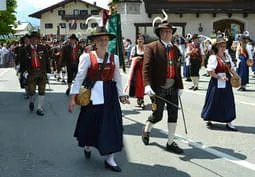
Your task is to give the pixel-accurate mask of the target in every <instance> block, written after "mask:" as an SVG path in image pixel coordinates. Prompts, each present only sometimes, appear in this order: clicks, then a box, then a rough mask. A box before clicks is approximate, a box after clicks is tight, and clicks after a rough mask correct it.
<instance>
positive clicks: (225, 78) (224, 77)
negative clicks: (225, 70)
mask: <svg viewBox="0 0 255 177" xmlns="http://www.w3.org/2000/svg"><path fill="white" fill-rule="evenodd" d="M219 79H221V80H224V81H228V78H227V77H226V76H222V77H220V78H219Z"/></svg>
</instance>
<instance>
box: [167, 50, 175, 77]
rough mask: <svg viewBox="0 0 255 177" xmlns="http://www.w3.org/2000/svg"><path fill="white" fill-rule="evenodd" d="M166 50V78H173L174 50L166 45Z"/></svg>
mask: <svg viewBox="0 0 255 177" xmlns="http://www.w3.org/2000/svg"><path fill="white" fill-rule="evenodd" d="M167 51H168V69H167V78H168V79H173V78H174V77H175V61H174V50H173V48H172V47H168V48H167Z"/></svg>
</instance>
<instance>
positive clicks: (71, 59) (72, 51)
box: [62, 34, 82, 95]
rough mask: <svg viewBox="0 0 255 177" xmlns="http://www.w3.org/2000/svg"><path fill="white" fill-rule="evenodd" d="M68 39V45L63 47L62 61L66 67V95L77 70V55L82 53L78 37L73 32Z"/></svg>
mask: <svg viewBox="0 0 255 177" xmlns="http://www.w3.org/2000/svg"><path fill="white" fill-rule="evenodd" d="M69 39H70V41H69V44H68V45H65V46H64V47H63V50H62V51H63V53H62V63H63V66H66V68H67V85H68V87H67V90H66V95H69V93H70V89H71V85H72V82H73V80H74V78H75V76H76V73H77V72H78V64H79V57H80V55H81V54H82V50H81V48H80V47H79V45H78V41H79V40H78V38H77V37H76V35H75V34H72V35H71V36H70V37H69Z"/></svg>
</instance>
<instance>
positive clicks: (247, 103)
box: [240, 101, 255, 106]
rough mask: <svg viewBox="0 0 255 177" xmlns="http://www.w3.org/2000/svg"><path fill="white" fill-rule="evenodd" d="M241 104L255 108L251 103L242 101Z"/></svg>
mask: <svg viewBox="0 0 255 177" xmlns="http://www.w3.org/2000/svg"><path fill="white" fill-rule="evenodd" d="M240 103H242V104H246V105H250V106H255V103H249V102H245V101H240Z"/></svg>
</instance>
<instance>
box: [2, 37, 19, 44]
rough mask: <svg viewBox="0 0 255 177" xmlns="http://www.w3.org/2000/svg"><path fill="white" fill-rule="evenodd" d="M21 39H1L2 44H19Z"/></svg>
mask: <svg viewBox="0 0 255 177" xmlns="http://www.w3.org/2000/svg"><path fill="white" fill-rule="evenodd" d="M19 40H20V38H11V39H9V38H8V39H0V44H1V45H2V44H12V43H14V42H18V41H19Z"/></svg>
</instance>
